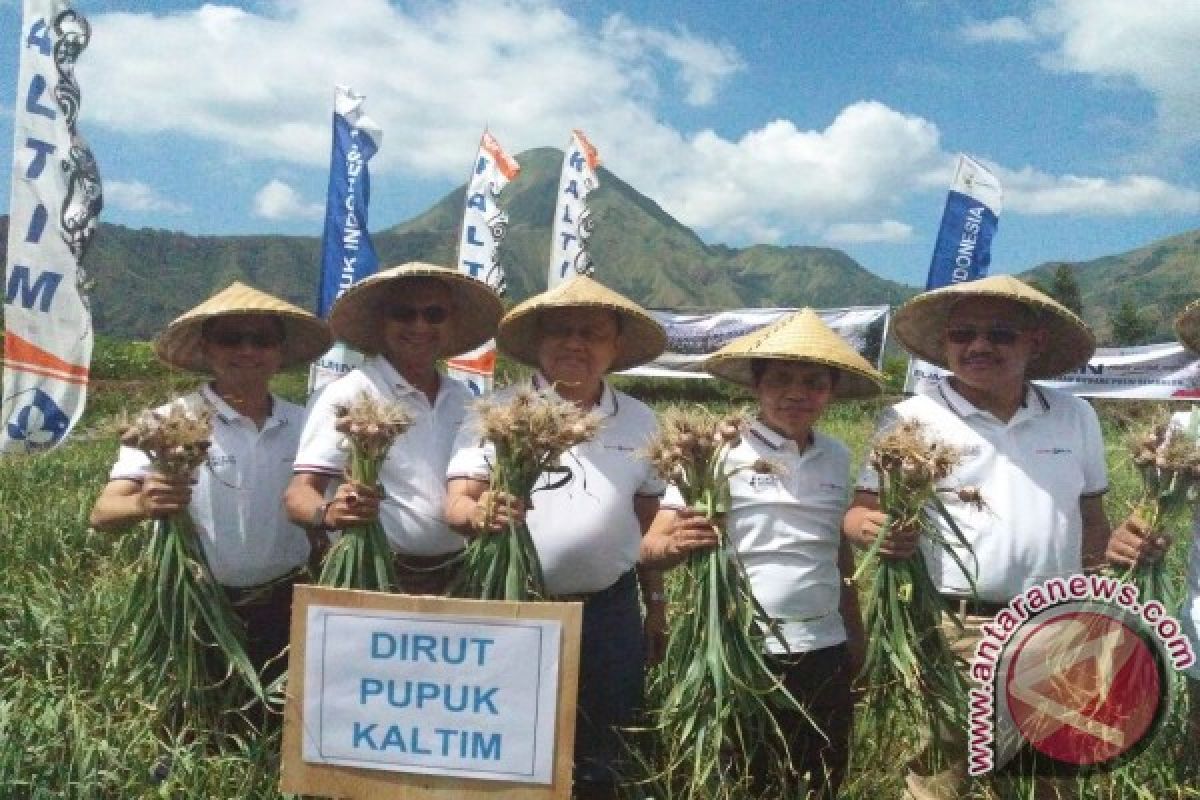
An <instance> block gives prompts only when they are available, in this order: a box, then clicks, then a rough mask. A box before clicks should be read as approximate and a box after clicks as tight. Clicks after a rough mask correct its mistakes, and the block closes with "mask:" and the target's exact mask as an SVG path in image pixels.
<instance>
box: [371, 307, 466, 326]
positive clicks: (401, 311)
mask: <svg viewBox="0 0 1200 800" xmlns="http://www.w3.org/2000/svg"><path fill="white" fill-rule="evenodd" d="M386 314H387V317H388V318H389V319H394V320H396V321H397V322H404V323H408V324H411V323H413V322H416V321H417V317H420V318H421V319H423V320H425V322H426V323H428V324H430V325H441V324H442V323H443V322H445V321H446V318H447V317H449V316H450V309H448V308H446V307H445V306H422V307H421V308H416V307H414V306H390V307H389V308H388V309H387V311H386Z"/></svg>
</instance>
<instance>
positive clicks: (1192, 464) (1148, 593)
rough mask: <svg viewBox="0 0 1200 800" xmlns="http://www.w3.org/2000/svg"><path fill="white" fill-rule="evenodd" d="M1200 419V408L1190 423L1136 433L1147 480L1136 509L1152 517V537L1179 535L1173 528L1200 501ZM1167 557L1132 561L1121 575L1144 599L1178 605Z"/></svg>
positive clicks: (1136, 451) (1137, 459)
mask: <svg viewBox="0 0 1200 800" xmlns="http://www.w3.org/2000/svg"><path fill="white" fill-rule="evenodd" d="M1198 423H1200V414H1196V413H1195V412H1194V411H1193V412H1192V414H1191V415H1190V416H1189V421H1188V425H1187V427H1186V428H1183V429H1180V428H1175V427H1172V426H1171V425H1170V424H1169V423H1168V422H1166V421H1161V422H1158V423H1156V424H1154V425H1153V426H1152V427H1151V428H1150V430H1147V431H1143V432H1140V433H1137V434H1135V435H1134V436H1133V437H1132V438H1131V439H1130V442H1129V445H1130V448H1129V449H1130V453H1131V455H1132V458H1133V464H1134V466H1135V467H1136V468H1137V471H1138V474H1139V475H1140V476H1141V480H1142V488H1141V494H1140V496H1139V497H1138V499H1137V501H1136V503H1135V504H1134V506H1133V512H1134V513H1135V514H1136V515H1137V516H1138V517H1140V518H1141V519H1142V521H1143V522H1145V523H1146V536H1148V537H1158V536H1167V537H1168V540H1173V539H1172V537H1171V536H1170V533H1171V529H1173V528H1178V526H1179V523H1180V522H1182V521H1183V520H1184V519H1185V517H1186V512H1187V511H1189V510H1190V509H1191V508H1192V506H1193V505H1195V503H1196V499H1197V494H1198V493H1200V445H1198V444H1197V441H1196V435H1197V424H1198ZM1168 547H1169V545H1168ZM1166 563H1167V556H1166V554H1165V553H1164V554H1163V557H1162V558H1160V559H1158V560H1156V561H1154V562H1152V563H1149V564H1145V565H1140V566H1137V567H1131V568H1130V569H1128V570H1126V571H1125V572H1124V574H1123V575H1122V576H1121V578H1122V580H1125V581H1128V582H1130V583H1133V584H1134V585H1135V586H1137V587H1138V592H1139V596H1140V598H1141V602H1143V603H1146V602H1149V601H1151V600H1158V601H1159V602H1162V603H1165V604H1167V606H1168V607H1170V608H1174V601H1175V596H1174V595H1175V591H1174V589H1173V587H1172V586H1171V582H1170V580H1169V577H1168V575H1167V570H1166Z"/></svg>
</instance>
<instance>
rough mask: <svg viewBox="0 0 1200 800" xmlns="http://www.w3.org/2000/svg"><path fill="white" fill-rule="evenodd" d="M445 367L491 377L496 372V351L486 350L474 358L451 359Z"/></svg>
mask: <svg viewBox="0 0 1200 800" xmlns="http://www.w3.org/2000/svg"><path fill="white" fill-rule="evenodd" d="M446 366H448V367H452V368H453V369H460V370H462V371H463V372H474V373H475V374H477V375H491V374H492V373H493V372H494V371H495V370H496V351H495V350H494V349H493V350H488V351H487V352H486V353H484V354H483V355H481V356H476V357H475V358H461V357H460V358H451V359H449V360H448V361H447V362H446Z"/></svg>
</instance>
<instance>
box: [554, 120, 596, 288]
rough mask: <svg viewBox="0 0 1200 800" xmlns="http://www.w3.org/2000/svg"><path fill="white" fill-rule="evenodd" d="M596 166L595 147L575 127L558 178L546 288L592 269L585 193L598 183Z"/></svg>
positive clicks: (590, 233) (593, 268)
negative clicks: (588, 249) (588, 247)
mask: <svg viewBox="0 0 1200 800" xmlns="http://www.w3.org/2000/svg"><path fill="white" fill-rule="evenodd" d="M599 168H600V156H599V155H598V154H597V152H596V148H595V147H593V146H592V143H591V142H589V141H588V140H587V137H586V136H584V135H583V131H581V130H578V129H576V130H575V131H573V132H572V134H571V143H570V144H569V145H567V151H566V153H564V154H563V165H562V175H561V176H560V177H559V179H558V198H557V200H556V201H555V205H554V232H553V234H552V238H551V240H550V269H549V272H548V273H547V275H546V288H547V289H553V288H554V287H555V286H557V285H558V284H560V283H562V282H563V281H565V280H567V279H568V278H570V277H571V276H573V275H591V274H592V273H593V272H594V271H595V265H594V264H593V263H592V257H591V256H590V255H588V251H587V240H588V237H590V236H591V235H592V227H593V224H594V223H593V221H592V213H591V211H590V209H589V208H588V204H587V197H588V195H589V194H590V193H591V192H592V190H593V189H595V188H596V187H597V186H599V185H600V178H599V176H598V175H597V174H596V170H597V169H599Z"/></svg>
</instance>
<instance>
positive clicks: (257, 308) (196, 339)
mask: <svg viewBox="0 0 1200 800" xmlns="http://www.w3.org/2000/svg"><path fill="white" fill-rule="evenodd" d="M238 316H267V317H274V318H276V319H278V320H280V321H281V322H282V323H283V331H284V337H283V345H282V352H283V355H282V360H281V363H280V368H281V369H287V368H288V367H294V366H297V365H299V364H307V363H309V362H311V361H313V360H314V359H316V358H317V357H318V356H320V355H321V354H322V353H325V352H326V351H327V350H329V347H330V345H332V343H333V337H332V335H331V334H330V331H329V327H328V326H327V325H326V324H325V323H324V322H322V321H321V320H320V319H318V318H317V317H316V316H315V315H313V314H310V313H309V312H307V311H305V310H303V309H302V308H299V307H298V306H293V305H292V304H291V303H287V302H285V301H283V300H280V299H278V298H276V297H273V296H272V295H269V294H266V293H265V292H260V291H259V290H257V289H253V288H251V287H248V286H244V285H242V284H239V283H235V284H233V285H232V286H230V287H229V288H228V289H225V290H224V291H222V292H219V293H218V294H216V295H214V296H213V297H211V298H209V299H208V300H206V301H205V302H203V303H201V304H200V305H199V306H197V307H196V308H194V309H192V310H191V311H188V312H186V313H185V314H183V315H181V316H180V317H178V318H177V319H175V320H174V321H173V322H171V323H170V324H169V325H168V326H167V328H166V330H164V331H163V332H162V333H161V334H159V336H158V337H157V338H156V339H155V340H154V352H155V354H156V355H157V356H158V358H159V359H160V360H162V361H163V362H165V363H167V364H170V365H171V366H173V367H177V368H179V369H183V370H187V371H189V372H199V373H208V372H209V368H208V364H207V362H206V361H205V359H204V346H203V335H202V334H203V330H204V324H205V323H206V322H208V321H209V320H211V319H216V318H218V317H238Z"/></svg>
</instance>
